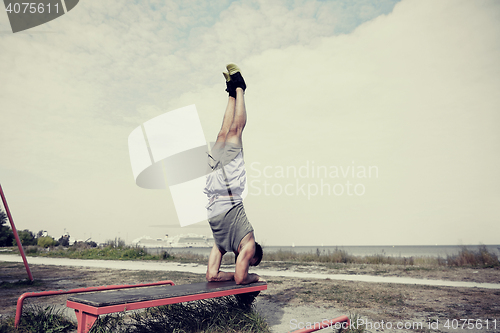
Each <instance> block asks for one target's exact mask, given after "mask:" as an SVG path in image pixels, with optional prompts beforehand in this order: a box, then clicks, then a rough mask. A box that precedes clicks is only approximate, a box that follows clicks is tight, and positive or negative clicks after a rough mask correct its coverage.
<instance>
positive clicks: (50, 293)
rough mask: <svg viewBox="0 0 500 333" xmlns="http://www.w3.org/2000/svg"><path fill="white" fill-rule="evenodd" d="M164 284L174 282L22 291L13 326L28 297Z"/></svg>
mask: <svg viewBox="0 0 500 333" xmlns="http://www.w3.org/2000/svg"><path fill="white" fill-rule="evenodd" d="M164 284H169V285H171V286H173V285H174V283H173V282H172V281H171V280H167V281H159V282H152V283H141V284H123V285H114V286H101V287H88V288H77V289H71V290H49V291H40V292H36V291H35V292H29V293H24V294H22V295H21V296H19V298H18V299H17V307H16V319H15V321H14V326H15V327H16V328H17V326H18V325H19V322H20V321H21V315H22V313H23V302H24V300H25V299H26V298H28V297H41V296H54V295H64V294H78V293H88V292H92V291H103V290H115V289H126V288H137V287H153V286H161V285H164Z"/></svg>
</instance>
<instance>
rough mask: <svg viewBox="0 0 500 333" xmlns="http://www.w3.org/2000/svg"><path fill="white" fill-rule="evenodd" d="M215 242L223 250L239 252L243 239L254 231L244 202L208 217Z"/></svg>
mask: <svg viewBox="0 0 500 333" xmlns="http://www.w3.org/2000/svg"><path fill="white" fill-rule="evenodd" d="M208 223H209V224H210V227H211V228H212V233H213V235H214V240H215V244H216V245H217V247H218V248H219V250H221V251H222V252H230V251H232V252H234V253H238V247H239V245H240V243H241V240H242V239H243V238H244V237H245V236H246V235H248V234H249V233H250V232H252V231H253V228H252V225H251V224H250V222H249V221H248V218H247V215H246V213H245V208H243V202H239V203H236V205H235V206H233V207H232V208H231V209H230V210H228V211H227V212H224V213H222V214H219V215H217V216H214V217H212V218H209V219H208Z"/></svg>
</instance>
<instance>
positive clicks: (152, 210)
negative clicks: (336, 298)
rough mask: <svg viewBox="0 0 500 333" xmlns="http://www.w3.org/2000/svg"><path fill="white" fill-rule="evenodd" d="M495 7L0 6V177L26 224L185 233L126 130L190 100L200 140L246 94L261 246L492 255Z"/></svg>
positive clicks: (90, 231)
mask: <svg viewBox="0 0 500 333" xmlns="http://www.w3.org/2000/svg"><path fill="white" fill-rule="evenodd" d="M498 59H500V3H499V2H497V1H455V0H450V1H446V0H443V1H427V0H418V1H417V0H402V1H316V0H296V1H285V0H283V1H281V0H277V1H263V0H240V1H227V0H220V1H210V4H209V2H207V1H196V0H193V1H180V0H179V1H170V0H168V1H159V0H158V1H156V0H151V1H115V0H109V1H95V0H87V1H80V2H79V3H78V5H77V6H76V7H75V8H73V9H72V10H71V11H70V12H68V13H67V14H65V15H63V16H61V17H59V18H57V19H55V20H53V21H51V22H48V23H46V24H43V25H40V26H38V27H35V28H32V29H29V30H25V31H22V32H18V33H15V34H14V33H12V30H11V28H10V24H9V20H8V17H7V14H6V13H5V12H4V13H3V14H1V13H0V73H1V74H0V124H1V126H0V184H1V185H2V188H3V190H4V192H5V195H6V198H7V202H8V204H9V208H10V210H11V213H12V216H13V219H14V222H15V224H16V227H17V229H19V230H24V229H29V230H32V231H34V232H37V231H38V230H46V231H47V232H48V233H49V234H50V235H51V236H53V237H55V238H56V239H57V238H59V237H60V236H61V235H62V234H63V233H64V232H68V233H69V234H70V235H71V238H72V239H83V240H85V239H88V238H91V239H92V240H94V241H96V242H104V241H106V240H107V239H113V238H115V237H119V238H121V239H124V240H126V241H127V242H131V241H132V240H133V239H136V238H138V237H140V236H143V235H147V236H151V237H154V238H156V237H163V236H164V235H165V234H168V235H169V236H173V235H177V234H185V233H196V234H200V235H206V236H210V235H211V231H210V228H209V226H208V223H207V222H206V221H203V222H200V223H198V224H195V225H192V226H188V227H183V228H181V227H180V225H179V221H178V218H177V215H176V211H175V207H174V204H173V199H172V196H171V193H170V192H169V190H151V189H144V188H140V187H139V186H137V185H136V184H135V179H134V175H133V173H132V168H131V161H130V156H129V150H128V141H127V140H128V136H129V135H130V133H131V132H132V131H133V130H134V129H135V128H137V127H138V126H140V125H141V124H143V123H144V122H146V121H148V120H150V119H152V118H154V117H157V116H159V115H162V114H165V113H166V112H169V111H173V110H176V109H179V108H182V107H185V106H188V105H192V104H194V105H196V109H197V111H198V115H199V118H200V121H201V125H202V128H203V133H204V135H205V138H206V140H207V142H209V141H214V140H215V138H216V135H217V133H218V130H219V128H220V125H221V121H222V116H223V113H224V110H225V106H226V103H227V93H226V92H225V91H224V90H225V81H224V78H223V76H222V74H221V73H222V71H224V70H225V66H226V64H228V63H236V64H237V65H238V66H239V67H240V68H241V71H242V74H243V76H244V78H245V80H246V82H247V90H246V92H245V102H246V108H247V113H248V121H247V126H246V128H245V131H244V134H243V144H244V151H245V162H246V167H247V177H248V179H247V180H248V187H249V188H248V190H249V194H248V196H247V197H246V199H245V201H244V203H245V209H246V212H247V215H248V217H249V220H250V222H251V223H252V225H253V227H254V229H255V235H256V239H257V240H258V241H260V242H261V243H262V244H263V245H268V246H272V245H283V246H289V245H292V244H294V245H296V246H299V245H325V246H326V245H330V246H335V245H338V246H342V245H435V244H438V245H463V244H479V243H482V244H500V238H499V237H500V236H499V235H500V223H499V222H500V221H499V220H500V175H499V172H498V170H499V169H500V168H499V165H500V131H499V128H500V112H499V110H500V62H499V61H498Z"/></svg>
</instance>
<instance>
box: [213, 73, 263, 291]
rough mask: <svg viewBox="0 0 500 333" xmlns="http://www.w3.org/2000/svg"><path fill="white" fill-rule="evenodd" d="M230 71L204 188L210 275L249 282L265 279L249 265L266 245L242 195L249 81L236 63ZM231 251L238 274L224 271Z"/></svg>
mask: <svg viewBox="0 0 500 333" xmlns="http://www.w3.org/2000/svg"><path fill="white" fill-rule="evenodd" d="M227 70H228V72H227V73H223V74H224V76H225V78H226V87H227V89H226V91H227V92H228V93H229V100H228V103H227V107H226V112H225V113H224V118H223V121H222V127H221V129H220V131H219V134H218V135H217V141H216V142H215V145H214V146H213V148H212V150H211V152H210V154H209V155H208V163H209V166H210V173H209V174H208V175H207V182H206V186H205V189H204V193H205V194H206V195H207V196H208V199H209V203H208V205H207V207H206V208H207V215H208V222H209V224H210V227H211V228H212V233H213V236H214V240H215V244H214V246H213V248H212V251H211V253H210V257H209V259H208V268H207V274H206V278H207V280H208V281H229V280H235V282H236V283H237V284H249V283H252V282H257V281H263V280H262V279H261V278H260V277H259V276H258V275H257V274H252V273H248V268H249V266H256V265H258V264H259V263H260V261H261V260H262V247H261V246H260V245H259V244H258V243H257V242H255V238H254V233H253V228H252V225H251V224H250V222H249V221H248V219H247V216H246V214H245V209H244V208H243V200H242V198H241V195H242V193H243V190H244V189H245V184H246V172H245V162H244V161H243V144H242V140H241V137H242V133H243V129H244V128H245V124H246V121H247V114H246V109H245V98H244V92H245V89H246V84H245V81H244V79H243V77H242V76H241V73H240V69H239V68H238V67H237V66H236V65H234V64H229V65H227ZM229 251H232V252H234V254H235V256H236V269H235V272H234V273H232V272H222V271H220V265H221V262H222V256H223V255H224V254H225V253H226V252H229Z"/></svg>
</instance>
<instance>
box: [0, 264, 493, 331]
mask: <svg viewBox="0 0 500 333" xmlns="http://www.w3.org/2000/svg"><path fill="white" fill-rule="evenodd" d="M32 259H35V258H29V261H30V262H32V261H33V260H32ZM0 260H1V258H0ZM102 263H103V264H104V265H106V264H107V265H108V266H112V265H110V262H108V261H104V260H103V261H102ZM143 264H144V263H140V262H139V263H137V262H125V264H124V267H125V266H128V267H130V269H114V268H95V267H74V266H54V265H40V264H32V263H30V267H31V270H32V273H33V276H34V277H35V279H36V283H35V284H34V285H19V284H15V282H17V281H20V280H23V279H26V271H25V268H24V266H23V265H22V264H20V263H16V262H5V261H3V262H2V261H0V268H1V270H0V283H1V284H0V295H1V297H0V314H1V315H2V316H3V317H5V316H13V315H14V314H15V306H16V301H17V298H18V297H19V296H20V295H21V294H22V293H24V292H27V291H42V290H58V289H72V288H80V287H89V286H100V285H112V284H135V283H140V282H153V281H159V280H167V279H170V280H173V281H174V282H175V283H176V284H185V283H195V282H202V281H204V274H200V272H198V271H200V270H201V271H204V269H205V267H204V266H203V265H191V264H183V265H177V264H175V265H174V267H178V268H179V269H178V270H184V271H183V272H177V271H161V270H154V269H153V270H145V268H149V266H148V265H146V266H147V267H144V265H143ZM273 264H274V265H273ZM268 265H269V266H268ZM264 266H268V267H267V268H261V269H260V270H259V273H260V274H262V275H263V276H266V279H267V281H268V290H266V291H264V292H262V293H261V294H260V296H259V297H258V298H257V302H256V309H257V311H258V312H259V313H261V314H262V315H263V316H264V317H266V319H267V321H268V323H269V324H270V326H271V327H272V330H273V332H287V331H290V330H294V329H297V328H299V327H302V326H307V325H308V323H314V322H320V321H322V320H324V319H332V318H335V317H337V316H339V315H342V314H345V315H357V316H359V320H360V321H359V324H361V320H363V325H361V326H363V327H364V328H366V331H369V332H376V331H385V332H392V331H398V332H401V331H407V329H404V325H406V326H407V327H410V326H411V327H412V329H410V331H421V332H457V331H467V332H474V331H478V332H500V289H487V288H478V287H467V288H466V287H450V286H432V285H418V284H402V283H392V282H387V281H386V282H384V283H380V282H366V281H356V280H354V281H353V280H351V281H349V280H336V279H329V278H325V277H328V276H329V275H328V274H335V275H338V274H343V275H344V276H345V277H346V278H348V277H359V276H367V277H373V279H374V280H376V278H381V277H387V278H389V277H403V278H411V279H415V280H419V281H426V280H425V279H435V280H442V281H464V282H474V283H489V284H491V285H493V286H497V288H498V287H499V286H500V285H498V283H499V282H500V270H499V269H491V268H490V269H471V268H459V269H457V268H455V269H450V268H432V269H431V268H416V267H411V269H406V267H397V266H395V267H392V266H369V267H366V265H364V266H365V267H362V266H359V267H356V266H345V267H343V268H340V269H332V268H326V267H323V266H315V265H303V266H296V265H288V264H287V265H281V264H280V263H266V265H264ZM134 267H135V268H137V267H140V269H139V270H138V269H134ZM189 268H192V270H194V271H196V273H192V272H189V271H187V270H189ZM271 268H274V270H272V271H273V272H279V271H282V272H283V274H282V275H286V276H279V275H274V274H273V276H271V275H266V274H265V271H266V270H267V271H271ZM228 269H231V267H228ZM306 272H307V273H314V274H313V275H303V274H304V273H306ZM284 273H286V274H284ZM322 274H323V275H322ZM294 275H298V276H299V277H292V276H294ZM304 276H305V277H304ZM311 276H314V278H311ZM317 276H320V277H323V278H316V277H317ZM485 286H486V285H485ZM66 298H67V296H54V297H43V298H33V299H29V300H27V301H26V302H25V303H26V304H30V303H35V304H44V305H45V304H51V305H56V306H60V307H62V308H64V307H65V303H66ZM67 313H68V315H71V316H72V313H71V312H70V311H68V312H67ZM460 319H471V320H472V321H469V322H467V324H469V323H472V322H473V323H474V324H473V326H474V328H473V329H461V326H462V323H463V322H462V321H458V320H460ZM478 320H481V323H482V324H483V325H482V328H481V329H480V330H479V329H477V328H478V327H479V325H478V323H479V321H478ZM486 320H488V328H486ZM494 320H496V327H494V322H493V321H494ZM370 323H371V324H370ZM389 323H390V325H391V326H392V327H391V328H392V329H390V328H389ZM447 324H448V325H447ZM457 324H459V326H460V328H458V329H455V328H456V326H457ZM370 325H371V326H370ZM398 325H399V326H401V327H403V330H397V329H396V328H397V327H398ZM419 325H421V327H422V328H421V329H420V326H419ZM471 325H472V324H471ZM446 326H449V328H448V327H446ZM469 327H471V326H470V325H469ZM414 328H415V329H414ZM326 331H328V330H326ZM330 331H331V329H330Z"/></svg>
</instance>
